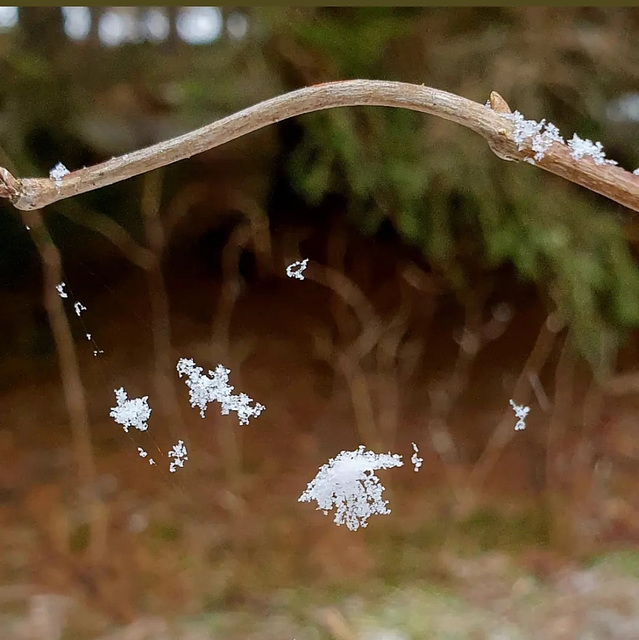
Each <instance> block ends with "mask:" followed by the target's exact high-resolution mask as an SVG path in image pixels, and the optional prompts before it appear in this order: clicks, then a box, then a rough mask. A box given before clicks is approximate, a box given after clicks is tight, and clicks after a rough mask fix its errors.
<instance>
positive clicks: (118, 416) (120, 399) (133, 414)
mask: <svg viewBox="0 0 639 640" xmlns="http://www.w3.org/2000/svg"><path fill="white" fill-rule="evenodd" d="M115 399H116V402H117V403H118V405H117V407H113V408H112V409H111V413H110V414H109V415H110V416H111V417H112V418H113V419H114V420H115V421H116V422H117V423H118V424H121V425H122V428H123V429H124V431H125V432H126V433H128V432H129V428H130V427H135V428H136V429H138V430H139V431H146V430H147V429H148V428H149V425H148V424H147V420H148V419H149V418H150V417H151V409H150V407H149V404H148V399H149V396H144V397H143V398H133V400H127V394H126V391H125V390H124V389H123V388H122V387H120V388H119V389H116V390H115Z"/></svg>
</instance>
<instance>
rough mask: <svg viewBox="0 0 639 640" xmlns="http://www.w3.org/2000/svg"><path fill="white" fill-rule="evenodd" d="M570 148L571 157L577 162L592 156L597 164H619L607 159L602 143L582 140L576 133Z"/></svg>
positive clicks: (569, 144)
mask: <svg viewBox="0 0 639 640" xmlns="http://www.w3.org/2000/svg"><path fill="white" fill-rule="evenodd" d="M568 146H569V147H570V155H571V156H572V157H573V158H574V159H575V160H581V159H582V158H583V157H584V156H590V157H591V158H592V159H593V160H594V162H595V164H617V163H616V162H615V161H614V160H609V159H608V158H606V153H605V152H604V150H603V147H602V146H601V142H593V141H592V140H588V139H586V140H582V139H581V138H580V137H579V136H578V135H577V134H576V133H575V134H574V135H573V137H572V140H570V141H569V142H568Z"/></svg>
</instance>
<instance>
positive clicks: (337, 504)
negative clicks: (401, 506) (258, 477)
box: [298, 445, 404, 531]
mask: <svg viewBox="0 0 639 640" xmlns="http://www.w3.org/2000/svg"><path fill="white" fill-rule="evenodd" d="M403 464H404V463H403V462H402V457H401V456H399V455H397V454H393V455H391V454H390V452H389V453H387V454H386V453H380V454H375V453H373V452H372V451H365V450H364V445H360V446H359V448H358V449H356V450H355V451H342V452H341V453H340V454H339V455H338V456H337V457H336V458H331V459H330V460H329V461H328V463H327V464H325V465H323V466H322V467H320V470H319V472H318V473H317V475H316V476H315V478H314V479H313V480H312V481H311V482H309V483H308V486H307V488H306V491H304V493H302V495H301V496H300V497H299V499H298V502H310V501H311V500H315V501H316V502H317V508H318V509H320V510H322V511H323V512H324V514H327V513H328V511H329V510H330V509H333V508H335V518H334V522H335V523H336V524H337V525H341V524H346V526H347V527H348V528H349V529H350V530H351V531H356V530H357V529H359V527H360V526H361V527H365V526H367V524H368V522H367V520H368V518H369V517H370V516H372V515H374V514H379V515H385V514H388V513H390V509H388V508H387V507H386V505H387V504H388V500H383V499H382V493H383V491H384V486H383V485H382V483H381V482H380V481H379V478H378V477H377V476H376V475H375V473H374V471H376V470H377V469H390V468H392V467H401V466H402V465H403Z"/></svg>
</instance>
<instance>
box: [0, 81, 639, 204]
mask: <svg viewBox="0 0 639 640" xmlns="http://www.w3.org/2000/svg"><path fill="white" fill-rule="evenodd" d="M490 105H491V106H490V107H486V106H484V105H481V104H479V103H477V102H473V101H472V100H467V99H466V98H462V97H460V96H457V95H454V94H452V93H448V92H446V91H440V90H438V89H432V88H430V87H425V86H423V85H422V86H420V85H414V84H407V83H403V82H386V81H382V80H345V81H340V82H328V83H324V84H318V85H313V86H311V87H306V88H304V89H299V90H297V91H293V92H291V93H287V94H285V95H283V96H278V97H276V98H272V99H270V100H266V101H264V102H260V103H259V104H257V105H255V106H253V107H250V108H248V109H244V110H243V111H239V112H238V113H235V114H233V115H231V116H228V117H226V118H222V119H221V120H218V121H217V122H214V123H212V124H210V125H207V126H205V127H202V128H200V129H196V130H195V131H191V132H190V133H186V134H184V135H181V136H178V137H177V138H173V139H171V140H167V141H166V142H160V143H158V144H155V145H153V146H151V147H146V148H145V149H141V150H139V151H135V152H133V153H127V154H125V155H123V156H120V157H117V158H112V159H111V160H108V161H107V162H103V163H101V164H98V165H95V166H93V167H87V168H84V169H79V170H78V171H73V172H71V173H69V174H68V175H66V176H64V177H63V178H62V179H59V180H58V181H54V180H52V179H50V178H24V179H17V178H14V177H13V176H12V175H11V174H10V173H9V172H8V171H7V170H6V169H4V168H2V167H0V197H4V198H9V199H10V200H11V202H12V203H13V204H14V206H15V207H16V208H17V209H22V210H29V209H38V208H42V207H44V206H46V205H49V204H52V203H53V202H57V201H58V200H63V199H64V198H70V197H72V196H75V195H78V194H80V193H85V192H87V191H93V190H94V189H100V188H101V187H106V186H107V185H110V184H114V183H116V182H120V181H122V180H126V179H128V178H131V177H133V176H136V175H140V174H142V173H146V172H147V171H152V170H154V169H158V168H160V167H163V166H166V165H168V164H171V163H172V162H177V161H179V160H184V159H186V158H190V157H191V156H194V155H196V154H198V153H202V152H203V151H207V150H209V149H212V148H214V147H218V146H220V145H222V144H224V143H226V142H230V141H231V140H235V139H236V138H240V137H241V136H244V135H246V134H248V133H251V132H252V131H256V130H257V129H261V128H262V127H266V126H268V125H270V124H274V123H276V122H280V121H281V120H285V119H287V118H292V117H295V116H299V115H302V114H304V113H310V112H312V111H320V110H322V109H332V108H335V107H354V106H380V107H399V108H402V109H412V110H414V111H421V112H423V113H429V114H431V115H435V116H439V117H440V118H444V119H446V120H451V121H452V122H456V123H458V124H460V125H462V126H464V127H468V128H469V129H471V130H472V131H474V132H476V133H478V134H479V135H481V136H483V137H484V138H485V139H486V141H487V142H488V145H489V147H490V148H491V150H492V151H493V152H494V153H495V154H496V155H497V156H499V157H500V158H502V159H504V160H526V159H531V158H532V157H533V156H534V152H533V150H532V149H530V148H523V149H522V150H519V149H518V147H517V144H516V143H515V141H514V139H513V127H514V124H513V122H512V121H511V120H510V119H508V118H504V117H503V115H504V114H507V113H509V112H510V109H509V107H508V105H507V103H506V102H505V100H504V99H503V98H501V96H499V94H497V93H493V94H492V95H491V103H490ZM536 164H537V166H539V167H541V168H542V169H545V170H546V171H549V172H550V173H554V174H556V175H558V176H561V177H562V178H565V179H566V180H570V181H571V182H575V183H577V184H580V185H581V186H583V187H585V188H586V189H590V190H591V191H595V192H597V193H600V194H602V195H604V196H606V197H608V198H610V199H611V200H614V201H615V202H618V203H620V204H623V205H625V206H626V207H628V208H630V209H633V210H635V211H639V176H636V175H633V174H632V173H631V172H629V171H625V170H624V169H621V168H620V167H615V166H612V165H609V164H604V165H598V164H595V162H594V161H593V160H592V159H591V158H586V159H581V160H576V159H575V158H573V157H572V155H571V153H570V149H569V147H568V146H567V145H565V144H561V143H559V142H555V143H554V144H553V145H552V146H551V147H550V149H549V150H548V151H547V152H546V154H545V155H544V157H543V158H542V159H541V160H540V161H538V162H536Z"/></svg>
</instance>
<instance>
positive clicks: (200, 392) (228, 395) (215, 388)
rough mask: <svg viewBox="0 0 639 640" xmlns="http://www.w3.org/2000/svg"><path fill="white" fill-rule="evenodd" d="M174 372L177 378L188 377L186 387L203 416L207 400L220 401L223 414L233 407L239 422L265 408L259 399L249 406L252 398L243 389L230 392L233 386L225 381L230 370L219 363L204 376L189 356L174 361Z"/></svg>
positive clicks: (255, 416)
mask: <svg viewBox="0 0 639 640" xmlns="http://www.w3.org/2000/svg"><path fill="white" fill-rule="evenodd" d="M177 372H178V374H179V376H180V378H181V377H182V376H186V377H187V380H186V381H185V382H186V386H187V387H188V388H189V397H190V400H191V406H192V407H194V408H195V407H198V408H199V410H200V415H201V416H202V417H203V418H204V414H205V412H206V409H207V406H208V405H209V403H210V402H219V403H220V404H221V405H222V410H221V413H222V415H223V416H226V415H228V414H229V412H231V411H236V412H237V416H238V419H239V421H240V424H248V423H249V420H250V418H257V417H258V416H259V415H260V413H262V411H264V409H265V408H266V407H265V406H264V405H262V404H260V403H259V402H256V403H255V405H254V406H253V407H252V406H251V405H250V403H251V402H253V399H252V398H249V396H247V395H246V394H245V393H240V394H239V395H233V394H232V391H233V389H234V388H235V387H232V386H231V385H229V383H228V382H229V373H231V371H230V370H229V369H227V368H226V367H224V366H222V365H221V364H218V365H217V367H216V368H215V371H209V375H208V376H207V375H204V374H203V373H202V367H198V366H197V365H196V364H195V362H193V360H192V359H187V358H181V359H180V360H179V361H178V363H177Z"/></svg>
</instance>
